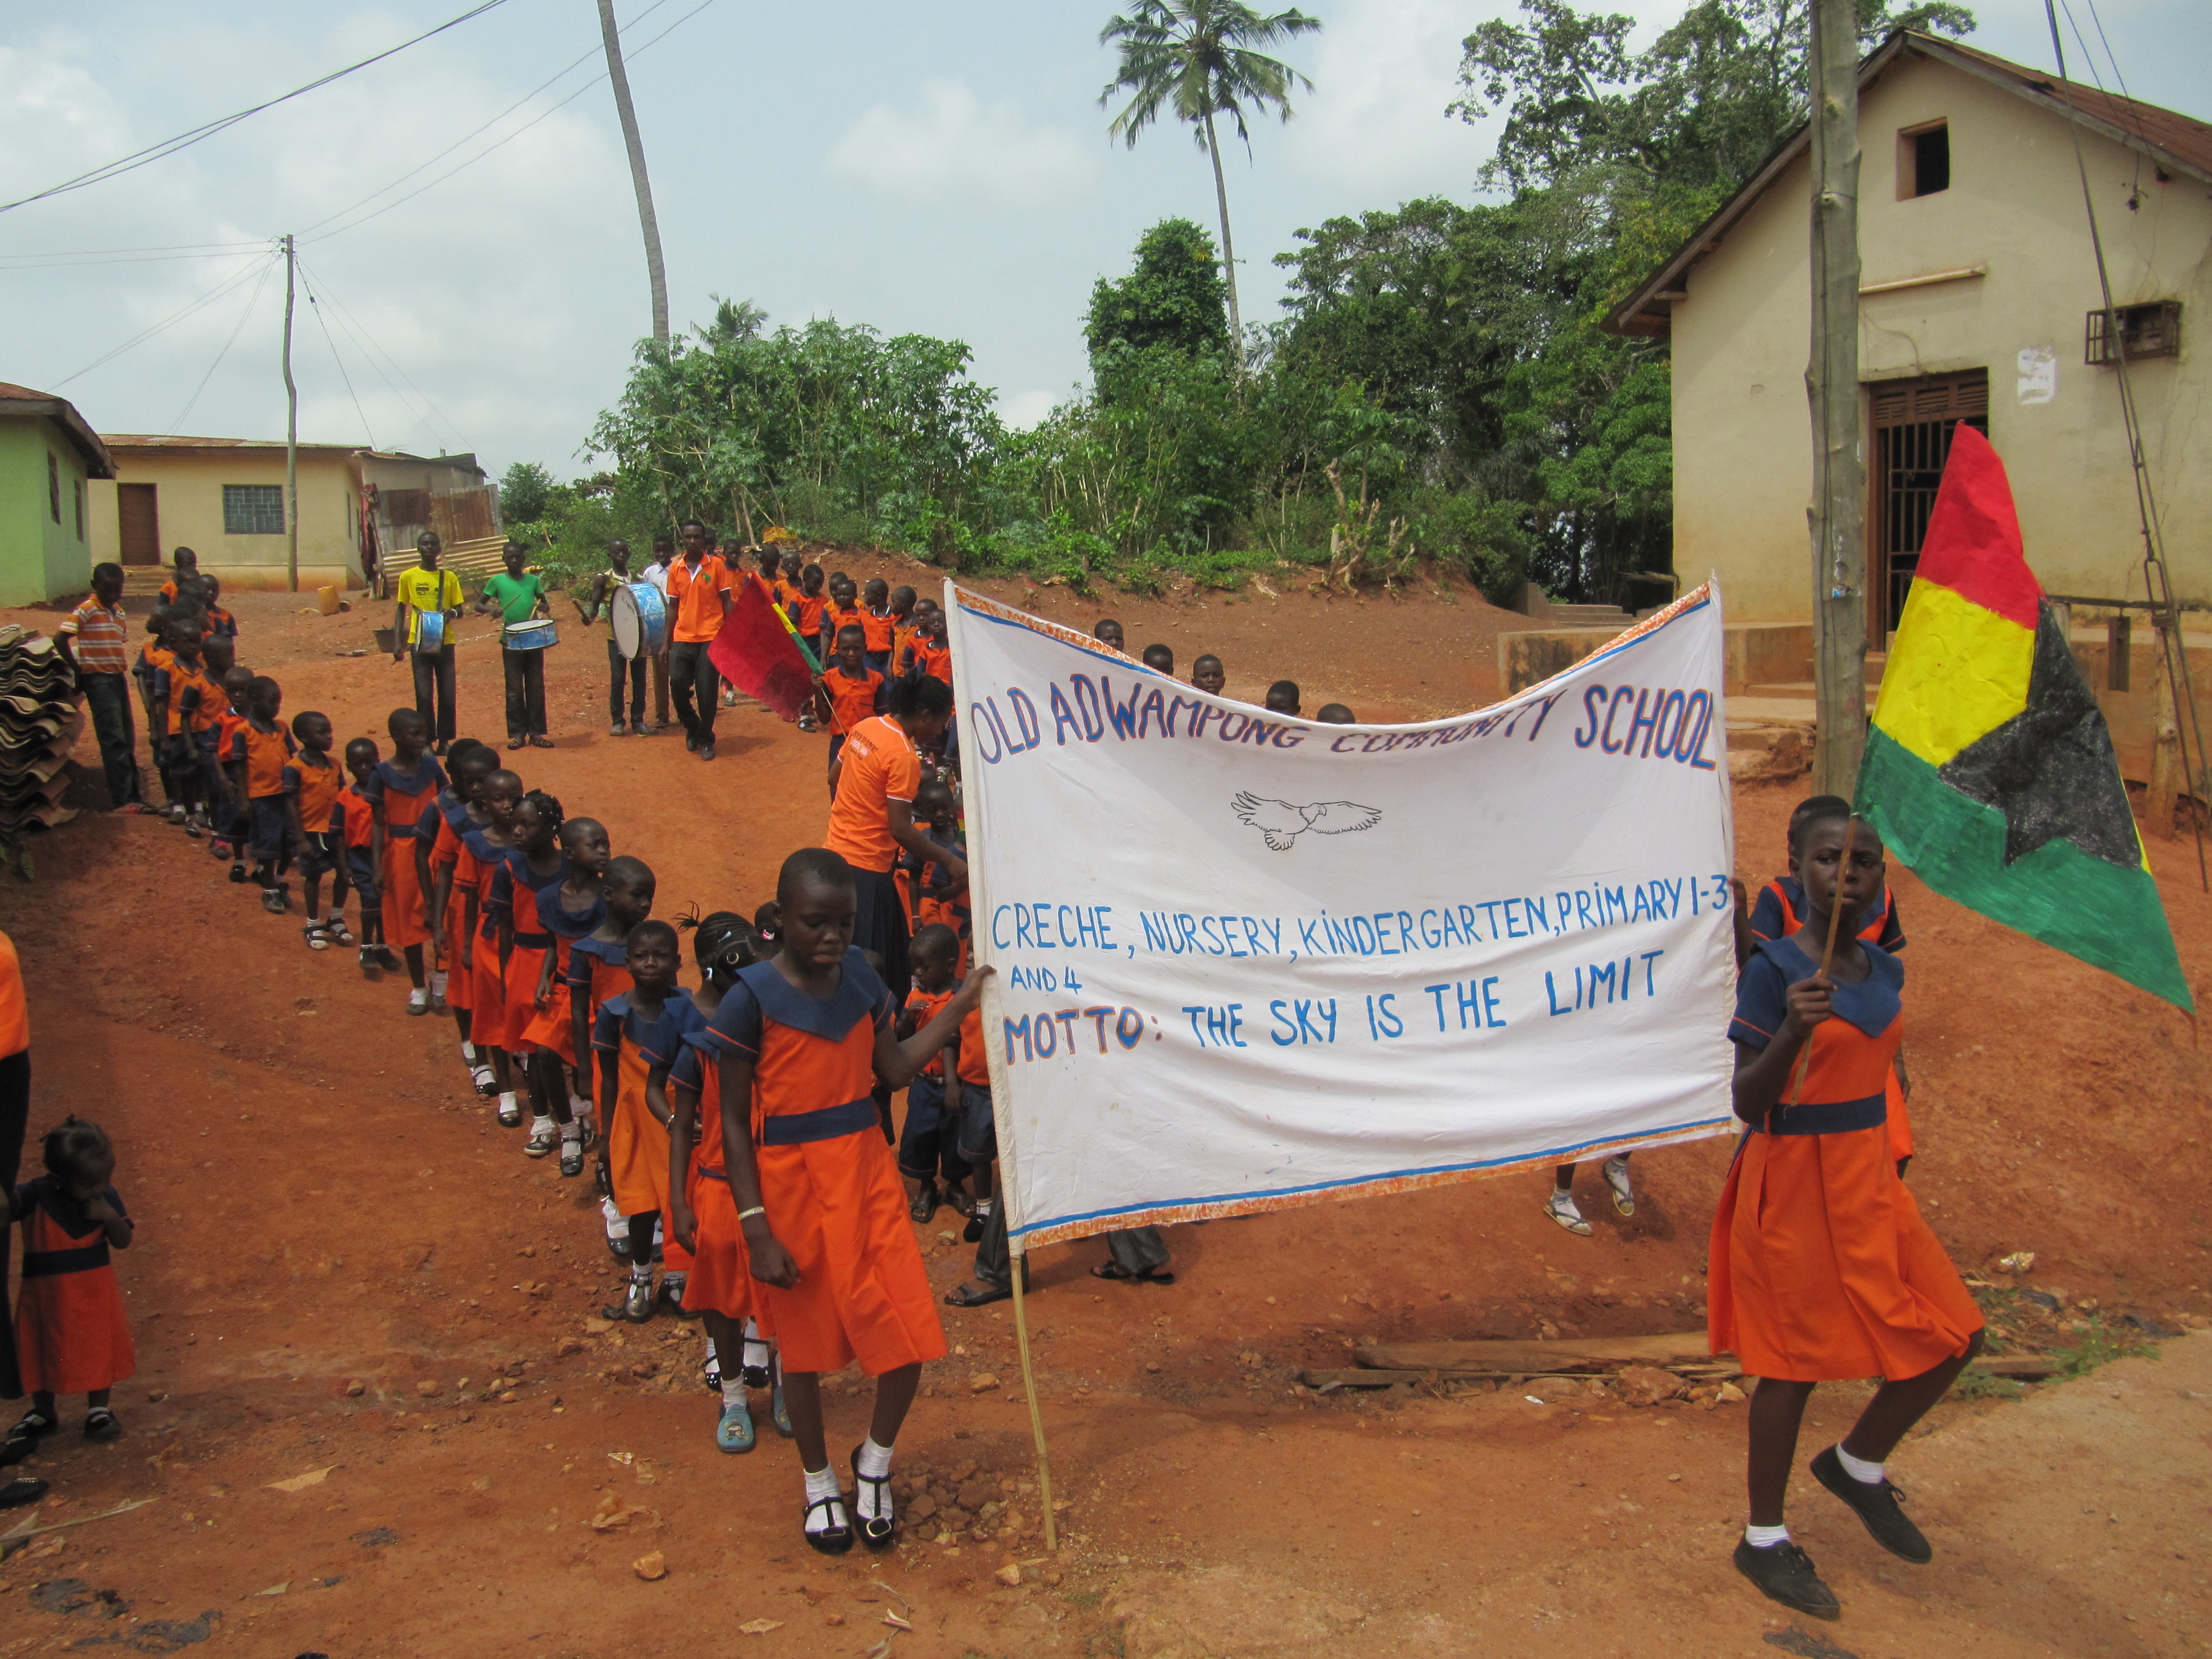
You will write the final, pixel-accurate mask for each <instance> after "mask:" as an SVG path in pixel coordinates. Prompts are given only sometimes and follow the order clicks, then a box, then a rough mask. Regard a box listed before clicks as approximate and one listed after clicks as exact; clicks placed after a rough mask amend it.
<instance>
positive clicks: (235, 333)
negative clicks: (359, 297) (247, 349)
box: [169, 259, 276, 435]
mask: <svg viewBox="0 0 2212 1659" xmlns="http://www.w3.org/2000/svg"><path fill="white" fill-rule="evenodd" d="M272 270H276V261H275V260H273V259H272V260H270V261H269V262H268V263H267V264H264V265H263V266H262V267H261V280H260V281H259V282H258V283H254V285H253V292H252V294H250V295H247V296H246V309H245V310H243V311H241V312H240V313H238V324H237V326H235V327H234V328H233V329H232V330H231V331H230V337H229V338H228V340H225V341H224V342H223V343H222V350H220V351H218V352H216V354H215V361H214V362H211V363H210V364H209V365H208V371H207V373H206V374H203V375H201V376H200V383H199V384H198V385H197V386H194V387H193V388H192V395H191V397H190V398H186V399H185V406H184V408H183V409H182V410H179V411H178V414H177V418H176V419H175V420H173V421H172V422H169V431H170V433H171V434H172V435H174V434H177V433H179V432H182V431H183V430H184V429H185V420H186V419H187V418H189V417H190V416H191V412H192V405H193V404H197V403H198V402H199V400H200V393H201V392H205V391H206V390H207V388H208V382H209V381H210V380H213V379H215V372H216V370H217V369H218V368H222V360H223V359H224V358H226V357H228V356H230V349H231V347H233V346H234V345H236V344H237V343H238V337H239V336H240V334H242V333H244V332H245V331H246V319H247V318H249V317H251V316H252V315H253V307H256V306H257V305H259V304H260V303H261V290H262V289H264V288H266V287H268V286H269V273H270V271H272Z"/></svg>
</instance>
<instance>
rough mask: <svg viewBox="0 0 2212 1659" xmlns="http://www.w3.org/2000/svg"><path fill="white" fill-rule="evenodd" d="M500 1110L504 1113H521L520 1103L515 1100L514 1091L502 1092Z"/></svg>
mask: <svg viewBox="0 0 2212 1659" xmlns="http://www.w3.org/2000/svg"><path fill="white" fill-rule="evenodd" d="M499 1109H500V1110H501V1111H502V1112H513V1111H520V1109H521V1105H520V1102H518V1101H517V1100H516V1099H515V1096H514V1091H513V1090H512V1089H507V1090H502V1091H501V1093H500V1097H499Z"/></svg>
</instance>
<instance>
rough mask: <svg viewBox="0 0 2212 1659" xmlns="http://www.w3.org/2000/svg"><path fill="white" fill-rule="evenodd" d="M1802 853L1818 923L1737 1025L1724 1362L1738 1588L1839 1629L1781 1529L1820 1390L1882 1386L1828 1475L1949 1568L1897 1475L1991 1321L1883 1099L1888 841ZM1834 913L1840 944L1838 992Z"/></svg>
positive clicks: (1715, 1323) (1858, 1506)
mask: <svg viewBox="0 0 2212 1659" xmlns="http://www.w3.org/2000/svg"><path fill="white" fill-rule="evenodd" d="M1798 869H1799V875H1800V877H1801V878H1802V881H1803V882H1804V885H1805V901H1806V902H1805V919H1804V922H1803V925H1802V926H1801V927H1799V928H1798V929H1797V930H1796V932H1794V933H1790V935H1789V936H1787V937H1786V938H1784V939H1774V940H1770V941H1767V942H1766V943H1764V944H1762V945H1759V948H1758V949H1757V951H1754V952H1753V955H1752V957H1751V959H1750V960H1749V961H1748V962H1747V963H1745V964H1744V970H1743V976H1742V979H1741V981H1740V984H1739V987H1738V989H1737V994H1736V1012H1735V1020H1734V1021H1733V1022H1732V1023H1731V1024H1730V1025H1729V1038H1730V1040H1731V1041H1733V1042H1735V1045H1736V1073H1735V1111H1736V1115H1737V1116H1738V1117H1740V1118H1741V1119H1742V1120H1743V1121H1745V1122H1746V1123H1747V1124H1748V1125H1749V1126H1750V1129H1751V1133H1748V1134H1747V1135H1745V1136H1744V1137H1743V1139H1742V1140H1741V1142H1740V1143H1739V1145H1738V1147H1737V1152H1736V1158H1735V1164H1733V1165H1732V1166H1731V1167H1730V1169H1729V1176H1728V1182H1727V1184H1726V1186H1724V1187H1723V1188H1722V1191H1721V1200H1720V1206H1719V1208H1718V1209H1717V1211H1716V1212H1715V1213H1714V1216H1713V1231H1712V1244H1711V1264H1710V1267H1709V1269H1708V1274H1709V1278H1708V1290H1709V1306H1710V1310H1711V1311H1710V1325H1711V1340H1712V1346H1713V1352H1716V1353H1728V1352H1733V1353H1734V1354H1735V1356H1736V1358H1737V1359H1738V1360H1739V1361H1740V1362H1741V1364H1742V1366H1743V1368H1744V1370H1747V1371H1748V1372H1749V1373H1751V1374H1752V1375H1753V1376H1756V1377H1758V1378H1759V1384H1758V1388H1757V1390H1756V1391H1755V1392H1754V1394H1753V1396H1752V1402H1751V1412H1750V1429H1751V1454H1750V1495H1751V1524H1750V1525H1749V1526H1748V1527H1747V1528H1746V1529H1745V1532H1744V1536H1743V1539H1742V1541H1741V1542H1739V1543H1738V1544H1737V1546H1736V1550H1735V1565H1736V1567H1737V1570H1738V1571H1741V1572H1742V1573H1743V1575H1744V1576H1745V1577H1747V1578H1749V1579H1750V1580H1751V1581H1752V1583H1754V1584H1756V1585H1757V1586H1758V1587H1759V1589H1760V1590H1761V1591H1762V1592H1763V1593H1764V1594H1765V1595H1767V1596H1769V1597H1771V1599H1773V1600H1775V1601H1780V1602H1782V1603H1783V1604H1784V1606H1786V1607H1795V1608H1796V1609H1797V1610H1798V1611H1799V1612H1801V1613H1811V1614H1813V1615H1814V1617H1816V1618H1833V1617H1835V1616H1836V1615H1837V1613H1838V1611H1839V1607H1838V1602H1837V1600H1836V1597H1835V1595H1834V1593H1833V1592H1832V1591H1831V1590H1830V1589H1829V1588H1828V1587H1827V1585H1826V1584H1825V1583H1822V1582H1821V1581H1820V1577H1819V1575H1818V1573H1817V1572H1816V1571H1814V1565H1813V1562H1812V1559H1811V1558H1810V1557H1809V1556H1808V1555H1807V1554H1806V1553H1804V1552H1803V1551H1802V1550H1801V1549H1799V1548H1798V1547H1796V1545H1795V1544H1793V1543H1791V1542H1790V1531H1789V1528H1787V1527H1786V1526H1785V1525H1784V1523H1783V1518H1782V1516H1783V1499H1784V1495H1785V1493H1786V1492H1787V1491H1788V1488H1789V1484H1790V1462H1791V1461H1792V1460H1793V1459H1794V1458H1795V1456H1796V1447H1797V1428H1798V1425H1799V1423H1800V1422H1801V1421H1802V1419H1803V1417H1804V1414H1805V1404H1806V1401H1808V1400H1809V1399H1810V1398H1811V1397H1812V1394H1813V1389H1814V1387H1815V1386H1816V1385H1817V1384H1819V1383H1826V1382H1832V1381H1840V1380H1843V1379H1846V1378H1855V1377H1863V1376H1879V1377H1881V1378H1883V1379H1884V1381H1883V1383H1882V1384H1881V1388H1880V1389H1877V1390H1876V1391H1875V1396H1874V1398H1873V1399H1872V1400H1871V1401H1869V1402H1868V1404H1867V1407H1866V1409H1865V1410H1864V1411H1863V1412H1862V1413H1860V1414H1859V1419H1858V1421H1857V1424H1855V1425H1853V1426H1852V1429H1851V1431H1850V1433H1849V1434H1847V1435H1845V1436H1844V1438H1843V1440H1842V1442H1841V1443H1839V1444H1838V1445H1835V1446H1832V1447H1830V1448H1829V1449H1827V1450H1826V1451H1824V1452H1822V1453H1820V1455H1819V1456H1817V1457H1815V1458H1814V1460H1813V1463H1812V1471H1813V1474H1814V1478H1815V1479H1817V1480H1819V1481H1820V1484H1821V1485H1822V1486H1826V1488H1827V1489H1828V1490H1829V1491H1830V1492H1832V1493H1834V1494H1835V1495H1836V1496H1837V1497H1838V1498H1841V1499H1842V1500H1843V1501H1844V1504H1847V1505H1848V1506H1849V1507H1850V1509H1851V1510H1853V1511H1854V1512H1855V1513H1856V1514H1857V1516H1858V1517H1859V1519H1860V1520H1861V1521H1862V1522H1864V1523H1865V1525H1866V1528H1867V1530H1868V1531H1869V1533H1871V1534H1873V1535H1874V1538H1875V1541H1876V1542H1877V1543H1879V1544H1881V1546H1882V1547H1884V1548H1886V1549H1887V1550H1888V1551H1890V1552H1891V1553H1893V1554H1894V1555H1897V1556H1899V1557H1901V1558H1902V1559H1905V1560H1907V1561H1912V1562H1926V1561H1927V1560H1929V1559H1930V1558H1931V1557H1932V1555H1933V1553H1934V1552H1933V1551H1932V1550H1931V1549H1930V1548H1929V1543H1928V1541H1927V1539H1926V1538H1924V1537H1923V1536H1922V1534H1921V1532H1920V1529H1919V1528H1917V1527H1916V1526H1915V1525H1913V1523H1912V1522H1911V1520H1909V1519H1908V1518H1907V1517H1906V1516H1905V1511H1904V1510H1903V1509H1902V1507H1901V1506H1900V1505H1901V1500H1902V1498H1903V1494H1902V1493H1901V1492H1899V1491H1898V1489H1897V1488H1896V1487H1895V1486H1892V1485H1891V1484H1890V1483H1889V1480H1888V1478H1887V1474H1886V1472H1885V1470H1884V1467H1883V1464H1884V1460H1885V1459H1887V1457H1888V1455H1889V1454H1890V1452H1891V1450H1892V1449H1893V1448H1894V1447H1895V1446H1896V1445H1897V1443H1899V1441H1900V1440H1902V1439H1903V1438H1904V1437H1905V1432H1906V1431H1908V1430H1909V1429H1911V1427H1912V1425H1914V1424H1916V1423H1917V1422H1918V1421H1919V1420H1920V1419H1921V1418H1923V1416H1925V1415H1926V1414H1927V1413H1928V1410H1929V1407H1932V1406H1934V1405H1935V1403H1936V1401H1938V1400H1940V1399H1942V1396H1943V1392H1944V1390H1945V1389H1948V1388H1949V1387H1950V1386H1951V1383H1952V1380H1953V1379H1954V1378H1955V1377H1956V1376H1958V1375H1959V1373H1960V1370H1963V1369H1965V1367H1966V1362H1967V1361H1968V1360H1970V1359H1972V1358H1973V1357H1974V1356H1975V1355H1976V1354H1978V1353H1979V1352H1981V1347H1982V1316H1981V1313H1980V1311H1979V1310H1978V1309H1977V1308H1976V1307H1975V1305H1974V1300H1973V1298H1972V1297H1971V1296H1969V1295H1968V1294H1967V1293H1966V1286H1965V1285H1962V1284H1961V1283H1960V1279H1959V1274H1958V1271H1957V1270H1956V1269H1955V1268H1954V1267H1952V1265H1951V1262H1950V1260H1949V1258H1948V1256H1946V1255H1944V1253H1943V1247H1942V1244H1940V1243H1937V1242H1936V1236H1935V1234H1933V1233H1932V1232H1930V1231H1929V1228H1928V1224H1927V1223H1926V1222H1925V1221H1923V1219H1922V1218H1921V1216H1920V1211H1919V1209H1918V1206H1916V1205H1915V1204H1914V1203H1913V1201H1912V1197H1911V1194H1910V1193H1908V1192H1907V1191H1906V1190H1905V1183H1904V1182H1903V1181H1902V1180H1901V1179H1899V1176H1898V1170H1897V1160H1896V1158H1894V1157H1893V1154H1892V1152H1891V1148H1890V1143H1889V1130H1888V1125H1887V1121H1886V1116H1887V1115H1886V1108H1885V1085H1886V1082H1887V1078H1888V1075H1889V1072H1890V1066H1891V1061H1892V1060H1893V1058H1894V1057H1895V1055H1896V1053H1897V1048H1898V1044H1899V1042H1900V1041H1901V1040H1902V1038H1903V1036H1904V1019H1903V1004H1902V995H1901V994H1902V992H1903V990H1904V986H1905V969H1904V967H1903V966H1902V965H1901V964H1900V963H1899V962H1898V960H1897V958H1896V957H1893V956H1891V955H1890V954H1889V953H1888V952H1887V951H1884V950H1883V949H1882V948H1881V946H1880V945H1875V944H1873V943H1872V942H1870V941H1869V940H1867V939H1863V938H1861V937H1859V928H1860V925H1861V922H1862V921H1863V917H1864V915H1865V913H1866V911H1867V909H1868V908H1869V906H1870V905H1871V904H1872V903H1873V902H1875V899H1876V897H1877V896H1879V895H1880V894H1881V891H1882V882H1883V860H1882V849H1881V842H1880V841H1879V840H1878V839H1877V838H1876V837H1875V833H1874V831H1873V829H1872V828H1871V827H1870V826H1869V825H1867V824H1865V823H1862V822H1860V821H1859V820H1857V819H1855V818H1852V817H1850V816H1848V814H1847V813H1845V812H1838V811H1824V812H1822V813H1820V814H1817V815H1814V816H1813V817H1809V818H1808V821H1807V823H1805V825H1804V830H1803V839H1802V854H1801V857H1800V860H1799V866H1798ZM1832 905H1833V906H1837V907H1838V908H1839V909H1840V915H1839V917H1838V921H1839V923H1840V926H1839V927H1838V932H1837V937H1836V951H1835V957H1834V959H1833V962H1832V965H1831V967H1830V969H1829V971H1828V972H1827V973H1826V974H1825V975H1824V974H1822V973H1821V971H1820V957H1821V954H1822V951H1824V949H1825V948H1826V941H1827V939H1828V935H1829V914H1830V907H1831V906H1832ZM1808 1048H1809V1049H1810V1055H1809V1060H1808V1064H1807V1066H1806V1067H1805V1071H1804V1074H1803V1078H1802V1084H1800V1083H1797V1082H1796V1080H1795V1078H1796V1071H1797V1066H1798V1060H1799V1058H1800V1056H1801V1055H1802V1054H1805V1052H1806V1050H1807V1049H1808Z"/></svg>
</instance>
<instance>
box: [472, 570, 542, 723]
mask: <svg viewBox="0 0 2212 1659" xmlns="http://www.w3.org/2000/svg"><path fill="white" fill-rule="evenodd" d="M500 556H501V558H503V559H504V560H506V562H507V568H506V570H505V571H503V572H502V573H501V574H499V575H496V576H494V577H492V578H491V579H490V580H489V581H487V582H485V583H484V586H483V594H482V596H481V597H479V598H478V599H477V610H478V611H491V610H496V611H498V612H499V616H500V621H501V623H502V624H503V625H507V626H512V625H513V623H524V622H528V621H530V620H531V618H532V617H545V616H550V615H552V602H551V601H550V599H548V598H547V596H546V592H545V584H544V582H543V581H541V580H539V579H538V574H537V573H536V572H535V571H530V572H526V571H525V570H524V569H523V568H522V565H523V561H524V560H525V559H526V558H527V557H528V556H529V550H528V549H526V548H525V547H524V546H523V544H521V543H520V542H518V541H509V542H508V543H507V545H506V547H505V548H503V549H501V554H500ZM499 657H500V664H501V667H503V668H504V669H505V670H506V671H507V747H508V748H509V749H520V748H521V747H522V745H523V744H525V743H526V742H527V743H528V744H530V745H531V746H532V748H534V749H550V748H551V747H552V746H553V739H552V738H549V737H547V736H546V735H545V652H544V648H543V647H540V648H538V649H536V650H531V651H516V650H513V649H512V648H510V647H508V646H507V643H506V642H505V641H504V640H502V641H501V644H500V647H499Z"/></svg>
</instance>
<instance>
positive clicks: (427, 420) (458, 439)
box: [302, 266, 467, 449]
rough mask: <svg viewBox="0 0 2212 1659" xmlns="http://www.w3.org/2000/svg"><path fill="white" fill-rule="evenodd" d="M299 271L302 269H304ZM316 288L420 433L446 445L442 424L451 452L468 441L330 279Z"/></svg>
mask: <svg viewBox="0 0 2212 1659" xmlns="http://www.w3.org/2000/svg"><path fill="white" fill-rule="evenodd" d="M302 268H303V269H304V266H303V267H302ZM319 285H320V287H321V289H322V295H323V297H324V298H325V299H326V300H328V301H330V302H331V306H332V307H333V308H334V309H335V312H336V313H337V319H338V326H339V327H340V328H342V329H343V330H345V331H346V333H347V334H348V336H349V337H351V338H352V340H353V342H354V343H355V344H356V345H357V346H359V347H360V348H361V349H362V356H363V358H364V359H366V360H367V362H368V366H369V367H370V368H374V369H375V370H376V372H377V375H378V377H379V378H380V379H381V380H383V382H384V383H385V385H386V386H390V387H391V388H392V395H393V396H394V397H396V398H398V399H399V401H400V402H401V403H402V404H405V405H406V406H407V410H408V411H409V413H410V414H412V415H414V416H416V419H417V420H419V421H420V422H422V427H423V429H424V430H425V431H427V432H428V433H429V435H430V441H431V442H432V443H433V444H435V445H439V446H441V447H442V446H444V445H445V444H446V442H447V440H446V439H444V438H441V437H440V436H439V435H438V431H437V425H438V423H442V424H443V425H444V427H445V428H446V430H447V433H448V434H449V435H451V437H452V440H453V447H454V448H456V449H458V448H459V447H460V446H461V445H462V444H464V443H465V442H466V441H467V440H466V439H465V438H463V437H462V436H461V434H460V429H459V428H458V427H456V426H455V425H454V424H453V422H451V421H449V420H447V419H446V416H445V415H444V413H443V412H442V411H441V410H439V408H438V406H437V404H435V403H434V402H433V401H432V400H431V398H430V394H429V393H428V392H425V391H423V390H422V387H421V386H416V383H415V380H414V377H413V376H412V375H410V374H408V372H407V371H406V370H405V369H404V368H400V366H399V360H398V358H396V357H394V356H392V354H391V353H390V352H389V351H386V349H384V347H383V346H382V345H381V344H380V343H378V341H377V339H376V337H375V336H374V335H373V334H371V333H370V332H369V331H368V325H367V324H366V323H364V322H362V320H361V319H360V318H358V317H356V316H355V315H354V314H353V312H352V310H351V309H350V308H349V307H348V306H347V304H346V302H345V301H343V300H341V299H340V298H339V297H338V296H337V291H336V290H335V289H332V288H331V284H330V282H329V279H328V278H323V279H321V281H320V284H319ZM379 357H381V358H383V360H384V362H386V363H389V364H390V365H391V366H392V373H393V374H398V376H399V378H400V380H404V381H406V382H407V384H408V385H409V386H413V387H414V390H415V394H416V397H418V398H421V399H422V408H421V409H419V410H418V409H417V408H416V404H415V402H414V399H413V398H409V397H408V396H407V394H406V393H405V392H402V391H400V389H399V387H398V385H397V384H396V383H395V382H394V381H393V380H392V375H390V374H386V373H385V372H384V368H383V367H382V366H381V365H380V364H379V363H378V362H377V361H376V360H377V358H379ZM432 416H435V417H436V422H433V420H432Z"/></svg>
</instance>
